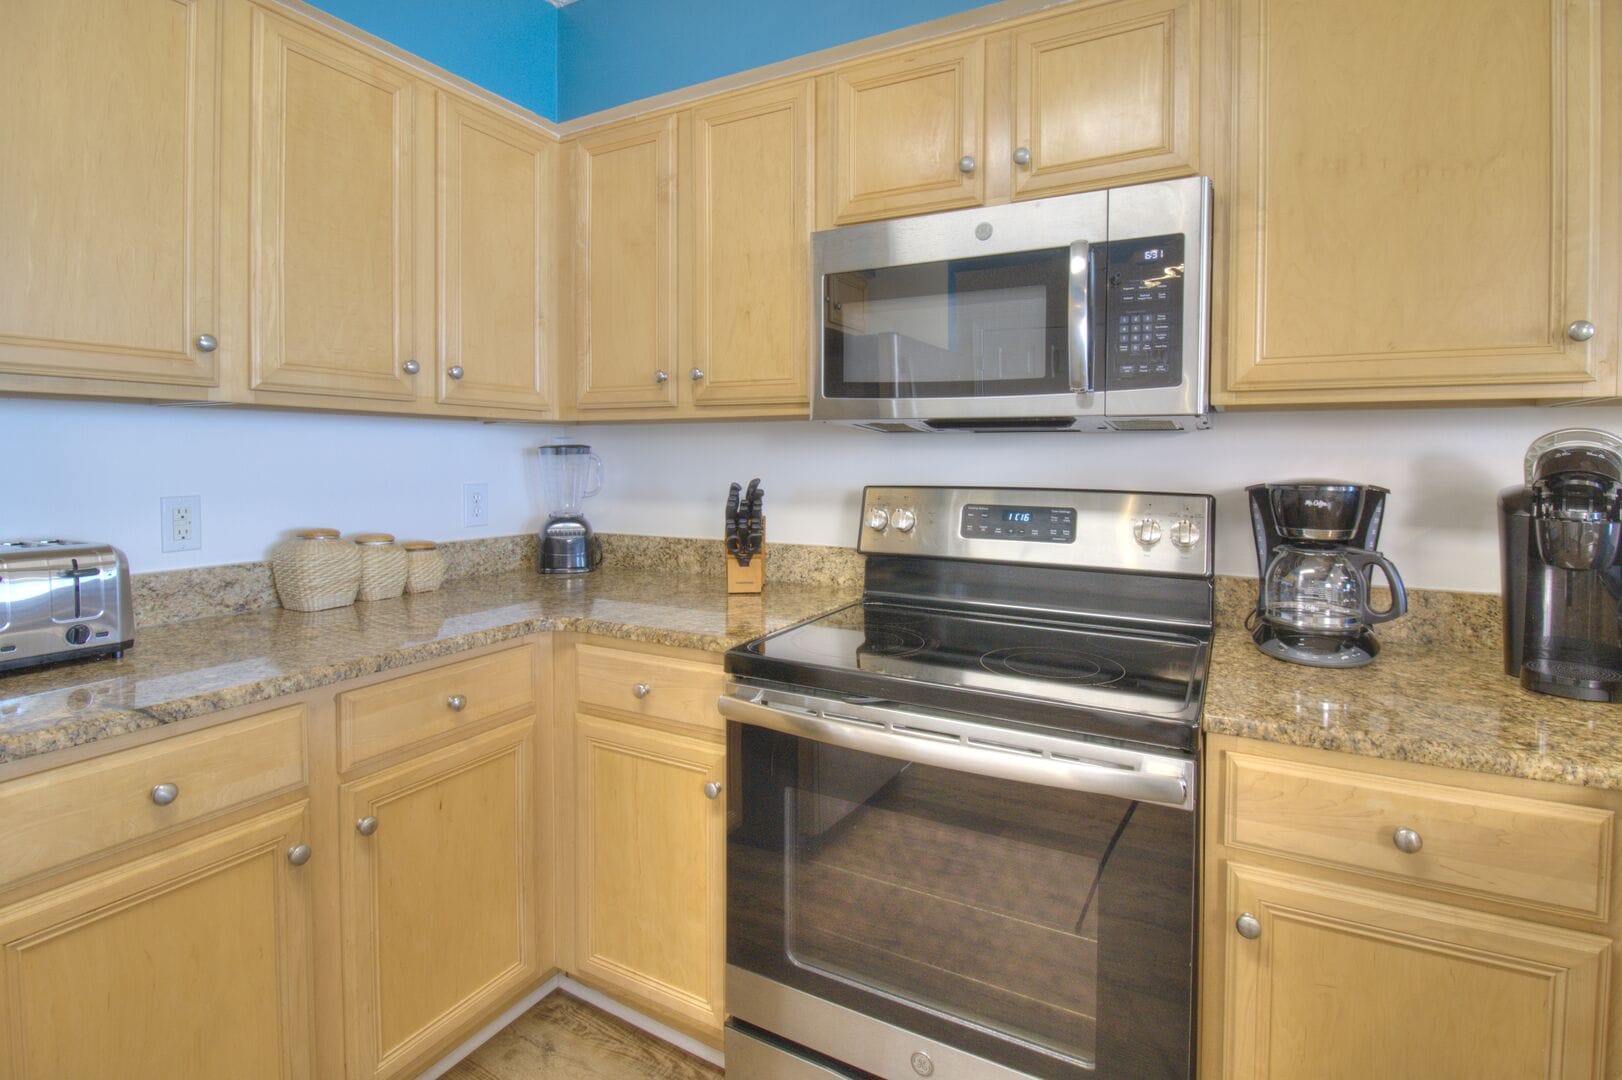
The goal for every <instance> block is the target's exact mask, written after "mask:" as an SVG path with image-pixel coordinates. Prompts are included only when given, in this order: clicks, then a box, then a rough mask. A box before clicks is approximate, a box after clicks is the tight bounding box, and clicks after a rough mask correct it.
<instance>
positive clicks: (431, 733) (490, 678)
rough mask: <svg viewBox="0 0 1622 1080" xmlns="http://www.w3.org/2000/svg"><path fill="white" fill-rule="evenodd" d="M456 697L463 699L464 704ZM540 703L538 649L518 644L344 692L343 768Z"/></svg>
mask: <svg viewBox="0 0 1622 1080" xmlns="http://www.w3.org/2000/svg"><path fill="white" fill-rule="evenodd" d="M452 699H461V701H462V705H461V707H460V708H456V707H454V706H453V703H452ZM534 707H535V650H534V648H533V647H532V646H529V645H523V646H520V647H519V648H516V649H507V650H505V651H503V652H498V653H489V654H488V655H485V656H476V657H474V658H472V659H471V660H459V661H457V662H456V663H453V664H446V665H445V666H444V667H437V668H434V669H433V670H431V671H424V672H420V673H419V674H416V675H406V676H404V677H403V678H399V679H391V680H389V681H388V682H384V683H378V684H377V685H375V686H368V687H366V688H365V689H364V690H351V691H350V692H349V693H347V694H339V695H338V756H339V762H338V767H339V768H340V769H343V770H345V771H347V770H349V769H351V768H353V767H354V766H356V765H358V764H360V763H362V762H365V761H368V760H370V759H372V758H375V757H378V756H380V755H382V754H386V753H388V752H389V751H391V750H398V749H400V748H401V747H403V746H411V745H412V744H414V743H419V742H423V741H424V740H426V739H431V738H434V737H435V736H437V735H443V734H445V733H446V732H449V731H454V730H456V729H457V728H465V727H469V726H471V725H473V724H477V723H479V722H480V721H482V720H488V719H490V718H491V717H493V716H499V715H501V714H502V713H507V712H512V711H513V710H515V709H530V710H533V709H534Z"/></svg>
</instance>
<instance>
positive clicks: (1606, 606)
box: [1498, 428, 1622, 701]
mask: <svg viewBox="0 0 1622 1080" xmlns="http://www.w3.org/2000/svg"><path fill="white" fill-rule="evenodd" d="M1498 512H1499V525H1500V529H1499V535H1500V538H1501V539H1502V541H1503V556H1504V670H1505V671H1506V672H1507V673H1509V674H1510V675H1518V676H1519V677H1520V680H1521V685H1522V686H1524V687H1526V688H1527V689H1528V690H1533V691H1536V692H1537V693H1540V694H1554V695H1556V696H1558V697H1566V698H1577V699H1579V700H1581V701H1622V565H1619V562H1618V559H1617V549H1618V546H1619V544H1622V439H1618V438H1617V437H1616V436H1614V435H1612V434H1610V433H1609V432H1605V431H1595V430H1592V429H1588V428H1566V429H1563V430H1561V431H1551V432H1550V433H1549V434H1547V435H1545V436H1543V437H1542V438H1540V439H1538V440H1537V441H1536V442H1534V443H1533V444H1532V445H1531V447H1530V448H1529V449H1528V450H1527V452H1526V484H1525V486H1522V487H1513V488H1510V489H1508V490H1507V491H1505V492H1504V493H1503V494H1502V495H1500V496H1499V497H1498Z"/></svg>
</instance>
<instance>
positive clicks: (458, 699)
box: [445, 694, 467, 712]
mask: <svg viewBox="0 0 1622 1080" xmlns="http://www.w3.org/2000/svg"><path fill="white" fill-rule="evenodd" d="M445 704H446V705H448V706H450V710H451V712H461V711H462V710H463V709H465V708H467V698H466V697H465V696H464V695H462V694H452V695H451V696H450V697H448V698H446V699H445Z"/></svg>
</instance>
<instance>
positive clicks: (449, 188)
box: [437, 91, 557, 413]
mask: <svg viewBox="0 0 1622 1080" xmlns="http://www.w3.org/2000/svg"><path fill="white" fill-rule="evenodd" d="M438 135H439V138H438V166H439V167H438V169H437V174H438V183H439V199H438V210H439V260H440V262H439V281H438V285H439V341H440V345H439V400H440V401H443V402H446V403H448V404H453V405H488V406H492V407H495V408H524V409H529V410H533V411H535V412H538V413H545V412H547V411H548V410H549V409H550V407H551V396H552V386H551V382H552V369H553V364H552V357H551V334H550V325H549V323H550V317H549V313H548V311H547V299H548V297H549V296H550V290H549V282H550V280H551V278H552V277H553V276H554V273H555V271H554V269H553V265H554V257H553V256H554V252H553V246H552V239H553V235H554V230H553V229H552V227H551V214H550V212H549V208H550V207H551V206H552V205H553V204H554V199H553V174H554V170H555V165H554V162H553V158H554V156H555V154H556V153H557V147H556V144H555V143H554V142H553V141H552V140H550V139H548V138H547V137H545V136H544V135H541V134H540V133H538V132H536V131H533V130H530V129H525V128H522V127H520V126H518V125H517V124H514V123H512V122H511V121H507V120H502V119H501V118H499V117H497V116H495V115H493V114H492V113H490V112H488V111H486V110H484V109H480V108H478V107H476V106H473V105H471V104H469V103H467V102H465V101H462V100H459V99H457V98H454V97H452V96H451V95H449V94H446V93H444V92H443V91H442V92H440V94H439V131H438Z"/></svg>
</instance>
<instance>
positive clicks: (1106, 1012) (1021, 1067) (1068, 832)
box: [721, 683, 1196, 1080]
mask: <svg viewBox="0 0 1622 1080" xmlns="http://www.w3.org/2000/svg"><path fill="white" fill-rule="evenodd" d="M721 710H722V712H723V713H724V714H725V715H726V716H727V717H728V720H729V723H728V731H727V737H728V753H729V755H730V761H731V763H732V764H731V767H730V768H731V772H732V774H733V776H732V786H733V793H732V798H731V799H730V801H729V810H730V811H731V817H730V818H729V830H728V836H727V1006H728V1009H729V1011H730V1012H731V1013H732V1015H733V1016H734V1017H735V1018H736V1019H738V1020H741V1021H743V1022H745V1023H747V1024H749V1025H753V1026H754V1027H756V1028H759V1029H763V1030H764V1031H766V1032H770V1033H772V1034H773V1035H775V1036H778V1037H781V1038H782V1039H786V1040H789V1041H790V1042H792V1043H795V1044H798V1045H800V1046H802V1047H806V1048H808V1049H809V1050H811V1051H814V1052H815V1053H816V1054H820V1055H825V1056H826V1057H828V1058H831V1059H834V1060H835V1061H837V1062H841V1063H843V1064H844V1065H846V1066H849V1067H851V1073H850V1075H854V1076H863V1075H876V1076H880V1077H894V1078H912V1077H916V1076H918V1075H928V1076H932V1077H934V1078H935V1080H968V1078H973V1080H991V1078H1014V1077H1042V1078H1048V1080H1060V1078H1068V1077H1089V1078H1116V1080H1126V1078H1131V1080H1151V1078H1157V1077H1177V1078H1186V1077H1188V1076H1190V1075H1191V1071H1192V1061H1193V1057H1192V1043H1193V986H1194V984H1193V964H1194V859H1195V843H1196V834H1195V814H1194V813H1193V808H1194V778H1195V766H1194V759H1193V758H1192V757H1188V756H1182V755H1175V754H1161V753H1154V752H1139V751H1136V750H1130V749H1124V748H1121V747H1118V746H1102V745H1100V746H1097V747H1084V748H1082V749H1080V750H1078V749H1077V744H1076V743H1075V742H1074V741H1073V740H1072V741H1067V742H1066V743H1065V744H1063V746H1062V747H1061V749H1062V751H1063V752H1060V749H1055V748H1054V747H1055V746H1057V745H1058V744H1056V743H1055V744H1050V745H1048V746H1046V747H1044V746H1043V745H1041V744H1040V740H1039V741H1038V742H1037V743H1034V744H1031V745H1018V742H1019V740H1018V739H1014V740H1012V741H1010V740H1009V739H1008V738H1007V735H1006V733H1005V732H1003V729H1000V728H996V727H992V726H984V727H983V728H981V729H980V730H975V729H976V728H977V726H978V725H975V724H973V723H967V724H965V723H954V722H951V721H944V722H943V721H940V720H939V718H935V717H929V718H914V717H912V716H911V714H902V713H900V711H899V710H894V709H889V708H884V707H877V706H873V705H871V704H858V703H839V704H835V703H832V702H819V701H817V700H816V699H810V698H803V697H797V696H796V695H792V694H787V693H775V694H774V693H766V692H761V691H759V690H757V689H754V688H751V687H748V686H742V685H739V684H736V683H735V684H733V685H732V687H731V688H730V692H729V694H728V696H726V697H723V698H722V699H721ZM915 720H916V722H914V721H915ZM903 721H906V722H903ZM997 734H1000V735H1002V736H1003V738H1002V739H1001V740H998V739H996V738H994V735H997ZM920 1055H921V1056H920ZM784 1075H793V1074H792V1073H784Z"/></svg>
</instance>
